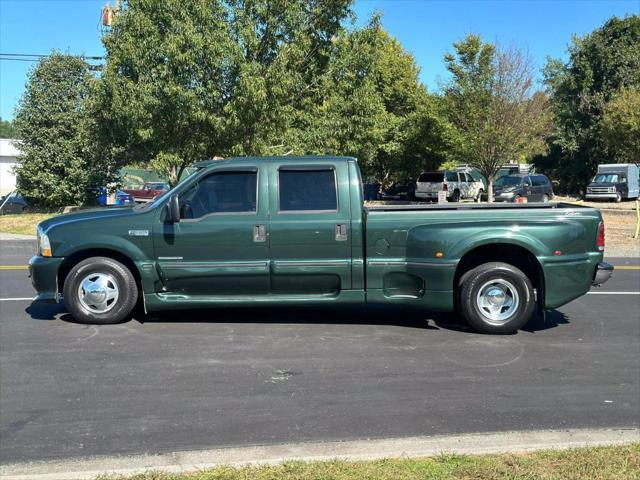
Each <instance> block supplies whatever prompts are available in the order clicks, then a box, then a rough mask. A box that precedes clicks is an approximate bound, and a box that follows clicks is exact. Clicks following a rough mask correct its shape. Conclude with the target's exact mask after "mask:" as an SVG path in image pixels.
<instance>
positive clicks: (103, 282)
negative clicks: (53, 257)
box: [63, 257, 138, 325]
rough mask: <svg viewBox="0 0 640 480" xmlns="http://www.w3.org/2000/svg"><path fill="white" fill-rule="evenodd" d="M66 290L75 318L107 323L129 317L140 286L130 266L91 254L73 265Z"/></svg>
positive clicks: (89, 321) (68, 306) (68, 308)
mask: <svg viewBox="0 0 640 480" xmlns="http://www.w3.org/2000/svg"><path fill="white" fill-rule="evenodd" d="M63 294H64V302H65V305H66V307H67V310H69V313H70V314H71V316H72V317H73V318H74V319H75V320H77V321H79V322H82V323H93V324H99V325H106V324H111V323H120V322H122V321H125V320H128V319H129V317H130V315H131V312H132V311H133V308H134V307H135V306H136V303H137V300H138V287H137V285H136V281H135V278H134V277H133V275H132V274H131V272H130V271H129V269H128V268H127V267H125V266H124V265H122V264H121V263H120V262H117V261H116V260H114V259H112V258H107V257H91V258H87V259H85V260H83V261H81V262H79V263H78V264H77V265H75V266H74V267H73V268H72V269H71V271H70V272H69V274H68V275H67V278H66V279H65V281H64V288H63Z"/></svg>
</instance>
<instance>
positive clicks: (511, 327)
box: [457, 262, 536, 334]
mask: <svg viewBox="0 0 640 480" xmlns="http://www.w3.org/2000/svg"><path fill="white" fill-rule="evenodd" d="M493 281H495V282H496V284H497V285H501V282H505V283H504V284H502V285H503V286H505V285H507V286H509V288H508V289H507V291H509V292H510V291H511V288H513V289H514V290H515V292H516V293H517V303H516V302H515V300H514V303H516V305H515V306H514V307H513V308H514V310H513V312H511V313H510V314H508V316H507V317H506V318H505V319H503V320H495V319H492V318H491V317H490V316H489V315H490V314H489V312H488V311H485V310H483V309H482V308H481V307H480V306H479V305H478V298H479V296H480V292H481V291H483V290H486V289H487V288H491V285H492V282H493ZM457 294H458V295H457V297H458V308H459V310H460V313H461V314H462V316H463V317H464V318H465V319H466V320H467V322H469V324H470V325H471V326H472V327H473V328H474V329H475V330H477V331H478V332H481V333H490V334H510V333H515V332H517V331H518V330H519V329H520V328H522V327H523V326H524V325H525V324H526V323H527V322H528V321H529V320H530V319H531V316H532V315H533V312H534V310H535V307H536V301H535V296H534V291H533V285H532V284H531V280H529V278H528V277H527V276H526V275H525V274H524V273H523V272H522V271H521V270H520V269H518V268H516V267H514V266H513V265H510V264H508V263H503V262H489V263H484V264H482V265H480V266H478V267H476V268H474V269H472V270H469V271H468V272H466V273H465V274H464V275H463V276H462V278H460V282H459V284H458V290H457ZM511 297H512V298H514V295H513V293H512V295H511ZM507 311H508V310H507ZM507 311H505V313H506V312H507Z"/></svg>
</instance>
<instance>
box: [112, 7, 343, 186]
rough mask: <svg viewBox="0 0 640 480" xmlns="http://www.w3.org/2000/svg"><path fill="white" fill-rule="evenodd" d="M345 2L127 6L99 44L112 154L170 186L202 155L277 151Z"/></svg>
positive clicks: (311, 85) (310, 89)
mask: <svg viewBox="0 0 640 480" xmlns="http://www.w3.org/2000/svg"><path fill="white" fill-rule="evenodd" d="M350 4H351V0H287V1H285V0H279V1H269V0H227V1H223V0H193V1H189V2H183V1H181V0H166V1H164V2H156V1H153V0H129V1H128V2H127V4H126V7H125V8H124V9H123V10H122V11H121V12H120V13H118V15H116V17H115V19H114V22H113V30H112V31H111V33H110V34H109V35H107V36H106V37H105V39H104V43H105V47H106V50H107V64H106V67H105V70H104V73H103V82H102V84H103V90H102V95H101V98H102V103H103V105H104V106H105V108H104V109H103V111H104V114H103V116H102V117H101V122H102V123H103V124H104V125H105V126H106V130H107V137H108V140H109V143H110V144H111V145H112V151H113V155H115V156H119V157H120V158H125V159H126V160H128V161H130V162H133V163H145V164H146V163H149V162H150V163H151V165H153V166H154V167H155V168H156V170H159V171H160V172H162V173H166V174H168V175H169V179H170V182H171V183H174V184H175V182H176V181H177V179H178V178H179V176H180V174H181V172H182V171H183V170H184V168H185V167H186V166H188V165H189V164H190V163H192V162H194V161H197V160H200V159H203V158H210V157H213V156H214V155H220V154H222V155H228V154H238V155H244V154H269V153H272V154H275V153H287V150H285V149H286V148H289V147H288V145H285V144H284V143H283V142H282V139H283V138H284V137H286V136H287V131H288V130H290V129H291V128H292V126H293V125H294V123H295V122H300V121H304V118H303V119H302V120H301V119H300V117H299V115H298V114H297V111H298V110H300V109H301V108H302V107H303V106H304V105H305V102H309V101H310V100H309V98H312V96H313V93H314V92H315V91H316V90H315V89H316V88H317V85H316V84H315V79H316V78H317V76H318V72H320V71H323V69H325V68H326V61H327V57H328V51H327V49H328V48H330V46H331V42H332V38H333V37H334V35H335V34H336V33H337V32H338V31H340V30H341V29H342V26H341V22H342V20H343V19H344V18H346V17H347V16H348V14H349V12H350V10H349V8H350ZM289 143H291V142H289ZM289 150H290V148H289Z"/></svg>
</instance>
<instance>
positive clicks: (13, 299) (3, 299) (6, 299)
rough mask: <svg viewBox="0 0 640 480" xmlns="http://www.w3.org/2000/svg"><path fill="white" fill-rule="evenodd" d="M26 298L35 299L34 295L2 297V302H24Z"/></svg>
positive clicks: (0, 299)
mask: <svg viewBox="0 0 640 480" xmlns="http://www.w3.org/2000/svg"><path fill="white" fill-rule="evenodd" d="M24 300H33V297H18V298H0V302H22V301H24Z"/></svg>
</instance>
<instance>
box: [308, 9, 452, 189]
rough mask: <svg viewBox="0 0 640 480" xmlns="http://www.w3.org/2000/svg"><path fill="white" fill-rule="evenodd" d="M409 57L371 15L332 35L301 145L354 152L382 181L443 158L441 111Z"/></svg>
mask: <svg viewBox="0 0 640 480" xmlns="http://www.w3.org/2000/svg"><path fill="white" fill-rule="evenodd" d="M418 74H419V68H418V66H417V65H416V62H415V59H414V58H413V56H412V55H411V54H410V53H408V52H407V51H405V50H404V49H403V48H402V45H400V43H399V42H398V41H397V40H396V39H395V38H393V37H392V36H390V35H389V34H388V33H387V32H386V31H385V30H384V29H383V28H382V25H381V23H380V18H379V17H378V16H374V17H373V18H372V19H370V21H369V23H368V25H366V26H365V27H363V28H361V29H358V30H353V31H350V32H344V33H343V34H342V35H340V36H339V37H337V38H336V39H335V41H334V46H333V53H332V55H331V57H330V60H329V65H328V70H327V74H326V75H324V76H322V78H321V79H320V81H319V84H320V85H321V91H322V95H321V99H320V101H319V102H318V105H317V108H316V109H315V110H314V111H313V115H312V116H313V120H312V122H311V124H310V126H309V127H308V128H307V129H306V132H305V133H306V136H307V138H306V146H307V150H310V151H314V152H318V153H332V154H339V155H353V156H356V157H358V159H359V163H360V166H361V168H362V170H363V174H364V176H365V177H366V178H368V179H370V180H375V181H378V182H380V183H382V185H383V187H386V186H388V185H389V184H391V183H392V182H394V181H397V180H403V179H407V178H410V177H414V178H415V175H417V173H418V172H419V171H420V169H421V168H423V167H424V165H425V163H429V162H432V163H436V164H437V163H439V162H440V161H442V157H444V156H446V153H445V151H446V146H447V145H446V141H445V140H444V139H443V138H444V133H443V132H444V130H445V129H446V126H445V125H444V124H443V123H446V121H445V122H443V117H442V116H439V113H440V112H439V110H438V106H437V103H436V102H435V101H434V97H433V96H431V95H429V94H428V93H427V92H426V89H425V88H424V86H423V85H422V84H421V83H420V81H419V79H418Z"/></svg>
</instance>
